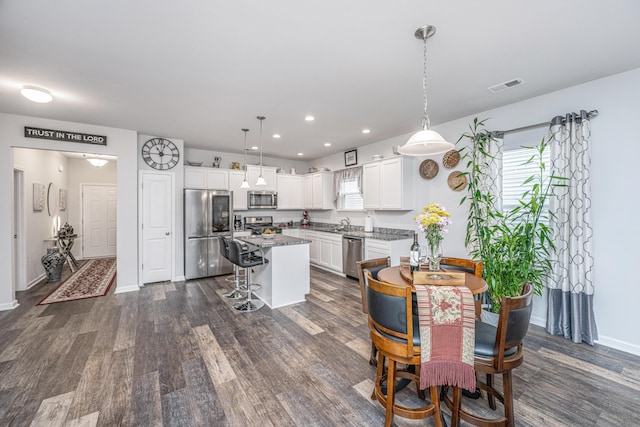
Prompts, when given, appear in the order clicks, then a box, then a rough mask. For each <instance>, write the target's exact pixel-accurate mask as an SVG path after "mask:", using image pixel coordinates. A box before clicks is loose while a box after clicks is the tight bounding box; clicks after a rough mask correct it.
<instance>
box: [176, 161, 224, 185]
mask: <svg viewBox="0 0 640 427" xmlns="http://www.w3.org/2000/svg"><path fill="white" fill-rule="evenodd" d="M184 187H185V188H204V189H210V190H228V189H229V171H228V170H227V169H218V168H201V167H196V166H185V167H184Z"/></svg>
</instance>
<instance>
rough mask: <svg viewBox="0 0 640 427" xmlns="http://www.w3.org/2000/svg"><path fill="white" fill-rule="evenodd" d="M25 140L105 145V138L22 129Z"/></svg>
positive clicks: (50, 130) (55, 131)
mask: <svg viewBox="0 0 640 427" xmlns="http://www.w3.org/2000/svg"><path fill="white" fill-rule="evenodd" d="M24 136H25V138H38V139H52V140H54V141H67V142H79V143H82V144H96V145H107V137H106V136H103V135H91V134H88V133H80V132H68V131H66V130H54V129H41V128H32V127H30V126H25V127H24Z"/></svg>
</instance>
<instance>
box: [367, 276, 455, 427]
mask: <svg viewBox="0 0 640 427" xmlns="http://www.w3.org/2000/svg"><path fill="white" fill-rule="evenodd" d="M364 274H365V277H366V280H367V287H366V292H367V309H368V310H367V311H368V315H369V331H370V334H371V340H372V341H373V343H374V344H375V345H376V347H377V348H378V363H377V367H376V380H375V385H374V391H373V395H372V398H373V399H377V400H378V401H379V402H380V403H381V404H382V405H383V406H384V407H385V426H386V427H388V426H391V425H392V423H393V417H394V415H398V416H401V417H404V418H410V419H422V418H428V417H431V416H433V417H434V422H435V425H436V426H440V427H441V426H443V419H442V412H441V410H440V399H439V393H438V387H437V386H433V387H429V394H430V403H428V404H426V405H425V406H422V407H419V408H411V407H406V406H403V405H400V404H398V403H396V401H395V397H396V387H395V385H396V380H397V379H399V378H403V379H408V380H411V381H415V382H416V384H417V386H416V388H417V389H419V383H420V378H419V375H418V374H416V373H413V372H411V371H408V370H402V371H401V370H398V369H397V364H398V363H400V364H406V365H410V366H419V365H420V358H421V347H420V331H419V329H418V324H417V321H416V323H415V324H414V316H415V314H414V312H413V308H412V306H413V302H412V288H411V286H399V285H394V284H391V283H387V282H381V281H379V280H376V279H375V278H374V277H373V276H372V275H371V273H370V272H369V271H368V270H365V271H364ZM385 359H386V360H387V363H386V364H385ZM417 372H419V370H418V371H417Z"/></svg>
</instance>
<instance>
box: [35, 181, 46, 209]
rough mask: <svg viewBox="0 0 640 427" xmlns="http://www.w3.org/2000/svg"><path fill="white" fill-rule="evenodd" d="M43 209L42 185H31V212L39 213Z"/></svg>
mask: <svg viewBox="0 0 640 427" xmlns="http://www.w3.org/2000/svg"><path fill="white" fill-rule="evenodd" d="M43 209H44V185H42V184H38V183H37V182H34V183H33V210H34V211H41V210H43Z"/></svg>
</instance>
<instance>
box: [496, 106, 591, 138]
mask: <svg viewBox="0 0 640 427" xmlns="http://www.w3.org/2000/svg"><path fill="white" fill-rule="evenodd" d="M572 114H577V113H572ZM597 116H598V110H591V111H589V112H588V113H587V117H588V118H590V119H592V118H594V117H597ZM550 124H551V121H548V122H542V123H536V124H534V125H529V126H522V127H519V128H513V129H508V130H498V131H492V132H490V133H491V136H498V137H501V136H504V134H505V133H512V132H520V131H523V130H529V129H534V128H539V127H542V126H549V125H550Z"/></svg>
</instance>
